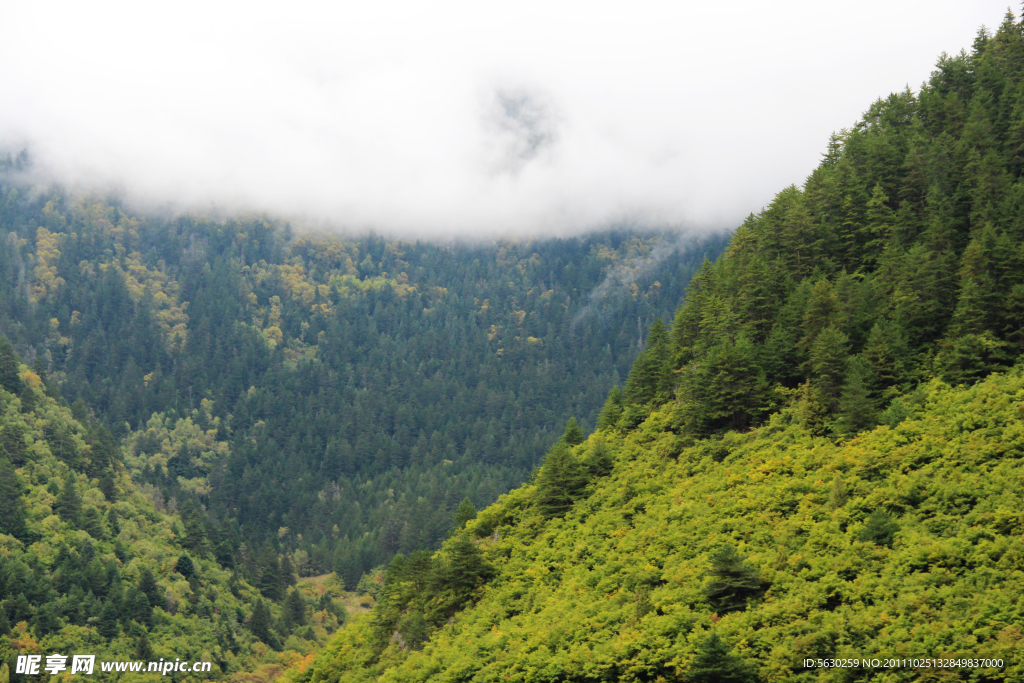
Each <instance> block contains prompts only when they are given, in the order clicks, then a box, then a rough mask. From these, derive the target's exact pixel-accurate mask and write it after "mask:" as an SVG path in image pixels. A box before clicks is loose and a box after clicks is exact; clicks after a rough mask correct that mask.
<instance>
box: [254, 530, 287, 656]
mask: <svg viewBox="0 0 1024 683" xmlns="http://www.w3.org/2000/svg"><path fill="white" fill-rule="evenodd" d="M256 571H257V574H256V587H257V588H258V589H259V590H260V593H261V594H262V595H263V597H265V598H267V599H269V600H275V601H276V600H280V599H281V595H282V593H283V591H284V581H283V580H282V577H281V564H280V562H279V561H278V559H277V553H276V552H274V548H273V546H271V545H270V543H267V544H265V545H264V546H263V551H262V552H261V553H260V556H259V560H258V561H257V570H256ZM268 644H269V643H268Z"/></svg>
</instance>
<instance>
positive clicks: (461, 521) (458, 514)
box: [454, 496, 476, 529]
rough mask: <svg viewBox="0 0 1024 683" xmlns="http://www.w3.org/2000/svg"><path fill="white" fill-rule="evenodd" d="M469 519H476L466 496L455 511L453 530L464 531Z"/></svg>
mask: <svg viewBox="0 0 1024 683" xmlns="http://www.w3.org/2000/svg"><path fill="white" fill-rule="evenodd" d="M471 519H476V508H475V507H473V503H472V501H470V500H469V497H468V496H467V497H466V498H463V499H462V502H461V503H459V508H458V509H457V510H456V511H455V520H454V521H455V528H456V529H465V528H466V522H468V521H469V520H471Z"/></svg>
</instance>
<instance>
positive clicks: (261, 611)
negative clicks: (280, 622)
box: [249, 599, 281, 650]
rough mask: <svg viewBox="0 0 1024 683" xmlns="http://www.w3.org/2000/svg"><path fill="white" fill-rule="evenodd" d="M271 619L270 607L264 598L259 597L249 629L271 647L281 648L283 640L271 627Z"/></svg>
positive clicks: (274, 648)
mask: <svg viewBox="0 0 1024 683" xmlns="http://www.w3.org/2000/svg"><path fill="white" fill-rule="evenodd" d="M271 621H272V618H271V616H270V609H269V608H268V607H267V605H266V603H264V602H263V600H260V599H257V600H256V605H255V606H254V607H253V610H252V617H251V619H250V620H249V630H250V631H252V634H253V635H254V636H256V637H257V638H259V639H260V640H261V641H263V642H264V643H265V644H266V645H268V646H269V647H270V648H271V649H273V650H280V649H281V642H280V640H278V638H277V636H276V635H275V634H274V632H273V631H272V630H271V628H270V625H271Z"/></svg>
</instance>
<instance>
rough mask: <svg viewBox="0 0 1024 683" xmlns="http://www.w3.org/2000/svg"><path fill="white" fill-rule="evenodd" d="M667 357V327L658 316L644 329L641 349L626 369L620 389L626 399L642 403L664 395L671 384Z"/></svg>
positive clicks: (668, 344) (668, 356)
mask: <svg viewBox="0 0 1024 683" xmlns="http://www.w3.org/2000/svg"><path fill="white" fill-rule="evenodd" d="M671 359H672V354H671V343H670V339H669V335H668V330H667V329H666V328H665V324H664V323H662V322H661V318H658V319H656V320H655V321H654V324H653V325H651V329H650V330H649V331H648V332H647V342H646V343H645V344H644V350H643V352H641V354H640V356H639V357H638V358H637V359H636V361H635V362H634V363H633V367H632V369H630V371H629V376H628V377H627V379H626V388H625V391H624V394H625V398H626V402H627V403H629V404H632V405H645V404H647V403H651V402H652V401H656V400H665V399H667V398H668V397H667V395H666V394H667V393H668V391H669V389H670V386H671V385H670V382H671V376H672V375H671V367H670V362H671Z"/></svg>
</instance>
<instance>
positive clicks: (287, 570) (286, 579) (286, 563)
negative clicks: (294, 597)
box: [281, 553, 298, 591]
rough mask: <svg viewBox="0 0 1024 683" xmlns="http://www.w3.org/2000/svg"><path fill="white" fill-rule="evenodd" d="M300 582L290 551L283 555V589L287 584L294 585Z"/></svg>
mask: <svg viewBox="0 0 1024 683" xmlns="http://www.w3.org/2000/svg"><path fill="white" fill-rule="evenodd" d="M297 582H298V578H297V577H296V576H295V565H294V564H292V558H291V557H290V556H289V555H288V553H284V554H283V555H281V584H282V585H281V590H282V591H283V590H284V589H285V586H294V585H295V584H296V583H297Z"/></svg>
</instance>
